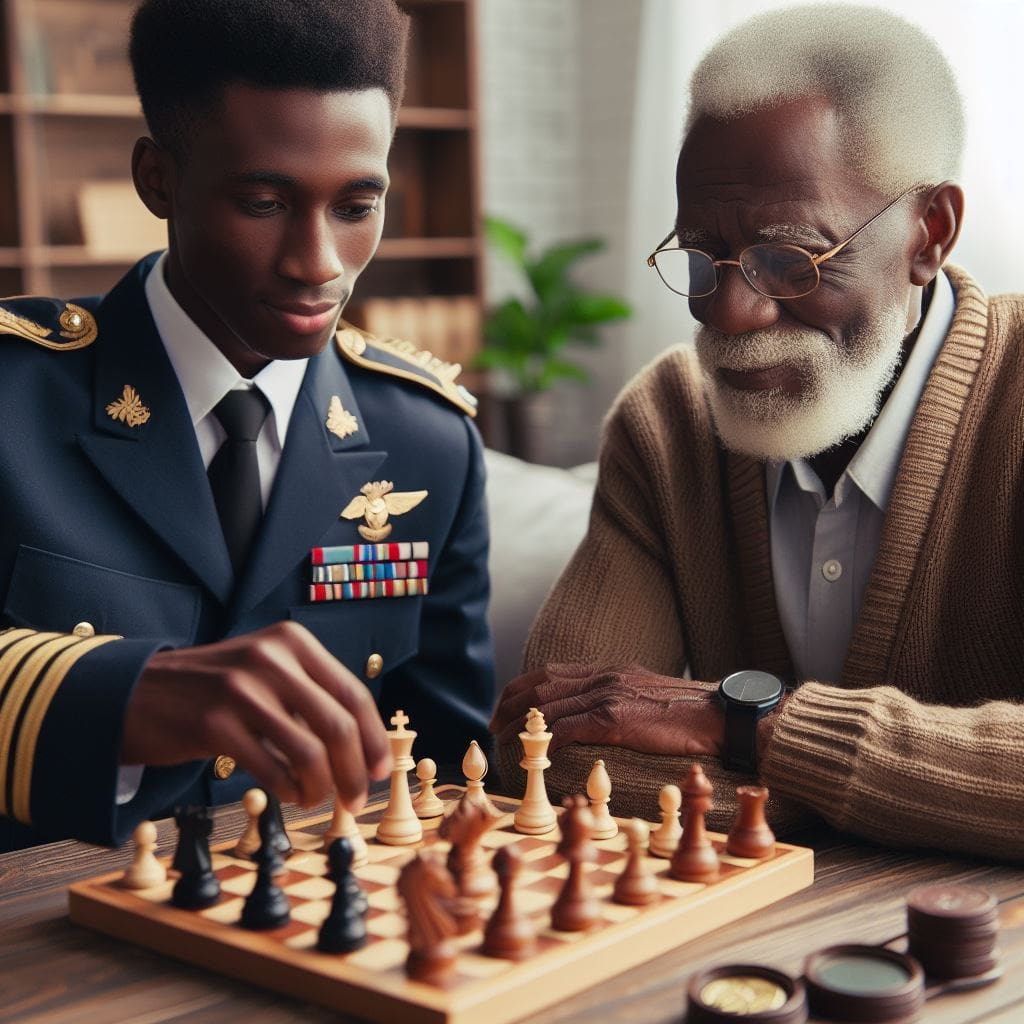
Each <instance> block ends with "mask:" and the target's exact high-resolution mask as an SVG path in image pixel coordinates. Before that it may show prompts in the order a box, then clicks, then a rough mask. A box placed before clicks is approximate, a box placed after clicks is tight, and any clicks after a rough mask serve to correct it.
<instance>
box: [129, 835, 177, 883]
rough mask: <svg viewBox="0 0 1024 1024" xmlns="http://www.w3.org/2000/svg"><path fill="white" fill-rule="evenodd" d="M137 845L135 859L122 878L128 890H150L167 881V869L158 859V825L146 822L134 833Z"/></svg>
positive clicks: (133, 839)
mask: <svg viewBox="0 0 1024 1024" xmlns="http://www.w3.org/2000/svg"><path fill="white" fill-rule="evenodd" d="M132 841H133V842H134V843H135V859H134V860H133V861H132V863H131V865H130V866H129V868H128V870H127V871H125V873H124V875H123V876H122V877H121V884H122V885H123V886H124V887H125V888H126V889H150V888H152V887H153V886H154V885H159V884H160V883H161V882H166V881H167V868H165V867H164V866H163V864H161V863H160V861H158V860H157V859H156V855H155V854H154V853H153V851H154V850H155V849H156V825H154V824H153V822H151V821H144V822H142V823H141V824H140V825H137V826H136V828H135V831H134V832H133V833H132Z"/></svg>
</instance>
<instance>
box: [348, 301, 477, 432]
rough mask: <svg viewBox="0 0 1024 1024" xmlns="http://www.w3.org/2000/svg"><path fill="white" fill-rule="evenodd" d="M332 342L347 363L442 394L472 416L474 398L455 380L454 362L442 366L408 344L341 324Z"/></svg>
mask: <svg viewBox="0 0 1024 1024" xmlns="http://www.w3.org/2000/svg"><path fill="white" fill-rule="evenodd" d="M335 342H336V343H337V346H338V351H339V352H340V353H341V355H342V357H343V358H345V359H347V360H348V361H349V362H350V363H355V364H356V366H362V367H365V368H366V369H368V370H375V371H376V372H378V373H387V374H390V375H391V376H392V377H401V378H403V379H404V380H411V381H415V382H416V383H417V384H422V385H423V386H424V387H427V388H430V390H431V391H436V392H437V393H438V394H439V395H443V396H444V397H445V398H447V399H448V401H449V402H451V403H452V404H453V405H455V406H458V408H460V409H461V410H462V411H463V412H464V413H467V414H468V415H470V416H475V415H476V405H477V402H476V398H475V397H474V396H473V395H472V394H470V392H469V391H467V390H466V388H464V387H463V386H462V385H461V384H459V383H457V381H456V378H457V377H458V376H459V374H460V373H461V372H462V367H461V366H460V365H459V364H458V363H446V362H445V361H444V360H443V359H438V358H437V356H435V355H432V354H431V353H430V352H428V351H426V349H420V348H417V347H416V346H415V345H413V344H412V343H411V342H408V341H401V340H400V339H398V338H378V337H376V336H374V335H372V334H367V333H366V331H361V330H359V328H358V327H353V326H352V325H351V324H347V323H345V322H344V321H341V322H340V323H339V324H338V331H337V334H336V335H335Z"/></svg>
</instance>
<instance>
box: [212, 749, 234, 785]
mask: <svg viewBox="0 0 1024 1024" xmlns="http://www.w3.org/2000/svg"><path fill="white" fill-rule="evenodd" d="M234 770H235V759H234V758H233V757H230V756H229V755H228V754H221V755H220V757H218V758H217V760H216V761H214V762H213V775H214V778H217V779H230V778H231V773H232V772H233V771H234Z"/></svg>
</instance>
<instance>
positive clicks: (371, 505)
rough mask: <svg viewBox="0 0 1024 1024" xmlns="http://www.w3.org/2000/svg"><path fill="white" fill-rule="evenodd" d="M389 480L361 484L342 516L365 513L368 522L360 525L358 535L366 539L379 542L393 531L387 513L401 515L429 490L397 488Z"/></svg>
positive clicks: (418, 501)
mask: <svg viewBox="0 0 1024 1024" xmlns="http://www.w3.org/2000/svg"><path fill="white" fill-rule="evenodd" d="M393 488H394V484H393V483H391V481H390V480H376V481H372V482H370V483H366V484H363V486H362V487H360V488H359V497H357V498H353V499H352V500H351V501H350V502H349V503H348V504H347V505H346V506H345V508H344V509H342V512H341V516H340V518H342V519H358V518H359V517H360V516H365V517H366V526H363V525H362V524H360V525H359V527H358V529H359V536H360V537H362V538H363V539H364V540H368V541H371V542H377V541H381V540H384V539H385V538H386V537H388V536H389V535H390V533H391V523H389V522H388V516H389V515H393V516H400V515H401V514H402V513H403V512H408V511H409V510H410V509H412V508H415V507H416V506H417V505H418V504H419V503H420V502H421V501H422V500H423V499H424V498H425V497H426V496H427V494H428V492H427V491H395V490H393Z"/></svg>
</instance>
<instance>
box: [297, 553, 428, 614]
mask: <svg viewBox="0 0 1024 1024" xmlns="http://www.w3.org/2000/svg"><path fill="white" fill-rule="evenodd" d="M429 553H430V545H429V544H428V542H427V541H406V542H403V543H400V544H342V545H339V546H337V547H330V548H313V550H312V551H311V552H310V558H311V561H312V563H313V569H312V575H313V579H312V582H311V584H310V587H309V599H310V600H311V601H355V600H360V599H363V598H372V597H416V596H418V595H420V594H426V593H428V583H427V560H428V555H429Z"/></svg>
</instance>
